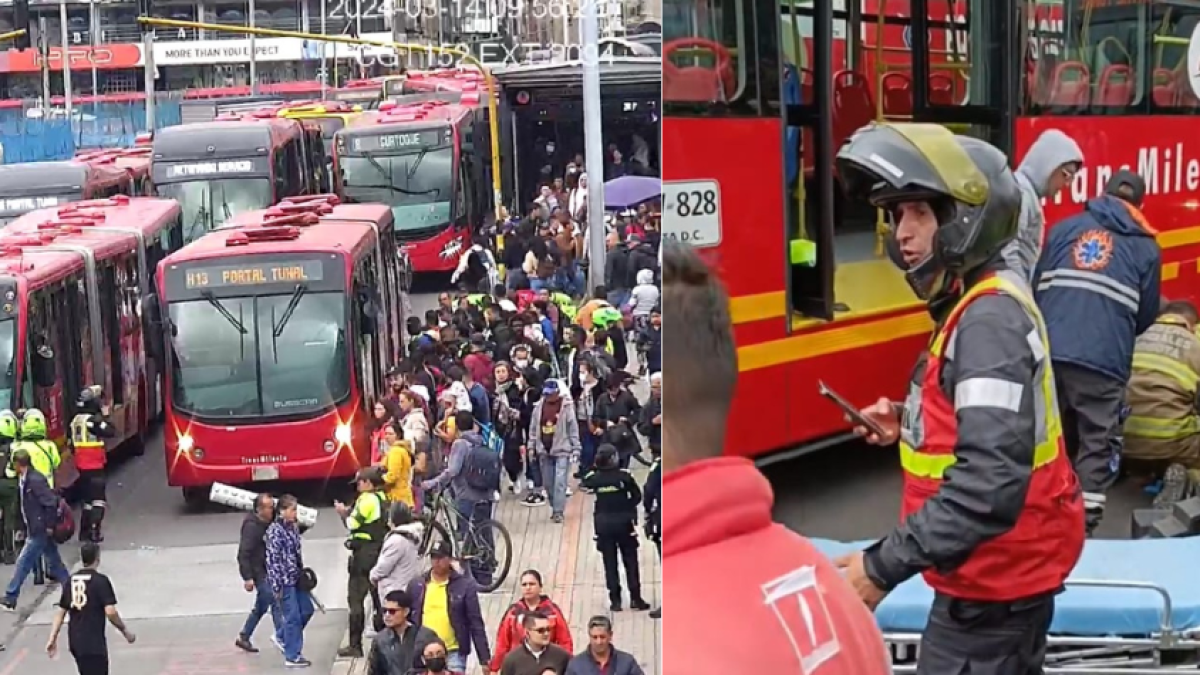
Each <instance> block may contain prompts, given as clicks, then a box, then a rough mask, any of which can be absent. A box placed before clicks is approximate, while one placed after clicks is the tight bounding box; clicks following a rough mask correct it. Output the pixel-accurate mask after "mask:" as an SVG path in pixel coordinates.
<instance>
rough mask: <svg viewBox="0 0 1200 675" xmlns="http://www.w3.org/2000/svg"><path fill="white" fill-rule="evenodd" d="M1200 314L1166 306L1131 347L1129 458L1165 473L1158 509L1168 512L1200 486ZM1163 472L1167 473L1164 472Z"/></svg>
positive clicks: (1186, 306)
mask: <svg viewBox="0 0 1200 675" xmlns="http://www.w3.org/2000/svg"><path fill="white" fill-rule="evenodd" d="M1198 321H1200V313H1198V312H1197V311H1196V306H1195V305H1193V304H1192V303H1190V302H1188V301H1186V300H1176V301H1174V302H1168V303H1167V304H1166V305H1165V306H1164V307H1163V308H1162V311H1161V312H1160V313H1159V315H1158V319H1157V320H1156V321H1155V322H1154V325H1153V326H1151V327H1150V328H1149V329H1147V330H1146V332H1145V333H1142V334H1141V335H1140V336H1138V339H1137V342H1135V343H1134V346H1133V372H1132V374H1131V375H1130V378H1129V384H1128V385H1127V386H1126V387H1125V398H1126V401H1127V403H1128V405H1129V409H1130V414H1129V419H1127V420H1126V421H1125V428H1124V432H1125V450H1124V455H1125V458H1126V459H1128V460H1130V464H1131V465H1141V467H1143V468H1147V469H1150V470H1151V471H1153V472H1155V473H1159V472H1163V489H1162V491H1161V492H1159V493H1158V496H1157V497H1155V500H1154V502H1155V505H1156V506H1164V507H1167V508H1170V506H1171V504H1173V503H1174V502H1177V501H1179V500H1180V499H1182V498H1183V497H1184V496H1185V495H1186V494H1187V492H1188V489H1187V488H1188V483H1189V482H1191V483H1193V484H1195V483H1198V482H1200V418H1198V417H1197V414H1196V410H1197V404H1198V401H1200V399H1198V397H1197V382H1196V373H1200V338H1197V337H1196V325H1197V322H1198ZM1164 469H1165V472H1164Z"/></svg>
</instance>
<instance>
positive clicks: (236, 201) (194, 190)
mask: <svg viewBox="0 0 1200 675" xmlns="http://www.w3.org/2000/svg"><path fill="white" fill-rule="evenodd" d="M306 167H307V158H306V155H305V153H304V130H303V129H302V128H301V127H300V125H298V124H296V123H295V122H293V121H292V120H285V119H278V118H275V117H266V118H257V117H252V116H241V115H234V116H231V117H230V118H228V119H222V120H220V121H212V122H203V123H199V124H183V125H179V126H173V127H166V128H164V129H160V130H158V131H157V132H155V134H154V140H153V155H152V157H151V179H152V180H153V183H154V189H155V192H156V193H157V194H158V195H159V196H161V197H166V198H168V199H174V200H176V201H178V202H179V204H180V206H182V207H183V223H184V237H185V239H186V241H187V242H191V241H194V240H195V239H197V238H198V237H200V236H201V235H203V234H204V233H206V232H209V231H211V230H213V229H215V228H217V227H219V226H220V225H221V224H222V223H224V222H225V221H226V220H228V219H230V218H231V217H233V216H234V215H236V214H238V213H241V212H243V211H252V210H255V209H265V208H267V207H268V206H271V205H272V204H277V203H279V202H281V201H283V200H284V199H287V198H288V197H295V196H299V195H303V194H307V193H308V186H309V184H310V180H309V172H308V170H307V168H306Z"/></svg>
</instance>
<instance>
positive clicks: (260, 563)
mask: <svg viewBox="0 0 1200 675" xmlns="http://www.w3.org/2000/svg"><path fill="white" fill-rule="evenodd" d="M274 520H275V498H274V497H272V496H271V495H270V494H267V493H265V492H264V493H262V494H260V495H258V497H256V498H255V500H254V513H248V514H246V518H245V519H244V520H243V521H242V535H241V539H240V540H239V541H238V553H237V561H238V572H239V573H240V574H241V575H242V586H243V587H244V588H245V589H246V592H247V593H254V594H255V596H254V607H252V608H251V609H250V616H248V617H246V624H245V625H244V626H242V632H241V633H238V637H237V640H235V641H234V643H233V644H234V645H236V646H237V647H238V648H239V649H241V650H243V651H246V652H250V653H251V654H257V653H258V647H255V646H254V644H253V643H252V642H251V641H250V638H251V637H253V636H254V630H255V629H256V628H258V622H259V621H261V620H262V618H263V615H265V614H266V613H267V612H270V613H271V622H272V623H273V624H274V629H275V630H274V633H273V634H272V635H271V641H272V642H273V643H274V644H275V646H276V647H277V648H279V651H283V637H282V632H283V630H282V629H283V621H282V618H281V617H280V615H279V605H277V604H276V603H275V598H274V595H273V593H272V592H271V585H270V584H269V583H268V582H267V528H268V527H270V526H271V523H272V522H274Z"/></svg>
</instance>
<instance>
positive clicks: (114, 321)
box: [98, 260, 125, 405]
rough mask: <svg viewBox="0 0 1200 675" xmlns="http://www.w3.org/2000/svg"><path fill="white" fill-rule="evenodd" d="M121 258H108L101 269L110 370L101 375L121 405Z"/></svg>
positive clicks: (102, 311)
mask: <svg viewBox="0 0 1200 675" xmlns="http://www.w3.org/2000/svg"><path fill="white" fill-rule="evenodd" d="M121 267H122V265H121V263H120V261H119V260H108V261H105V262H104V263H102V266H101V267H100V269H99V270H98V276H99V282H100V326H101V333H102V334H103V335H104V344H103V345H102V346H101V348H102V349H104V350H105V360H106V361H107V362H108V373H106V374H103V375H100V377H102V378H103V379H104V382H101V383H99V384H100V386H102V387H104V390H105V392H106V393H107V394H108V395H109V396H111V397H112V402H113V403H114V404H116V405H120V404H121V403H123V402H124V400H125V388H124V386H123V383H122V382H121V374H122V373H121V308H120V305H121V287H122V285H123V284H122V282H123V278H122V277H123V276H124V275H123V274H122V273H121Z"/></svg>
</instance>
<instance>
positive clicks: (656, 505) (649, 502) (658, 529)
mask: <svg viewBox="0 0 1200 675" xmlns="http://www.w3.org/2000/svg"><path fill="white" fill-rule="evenodd" d="M642 508H643V509H645V510H646V538H648V539H649V540H650V541H653V542H654V545H655V546H657V547H658V557H659V558H662V460H660V459H655V460H654V465H653V466H652V467H651V468H650V475H649V476H647V477H646V484H645V485H644V486H642Z"/></svg>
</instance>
